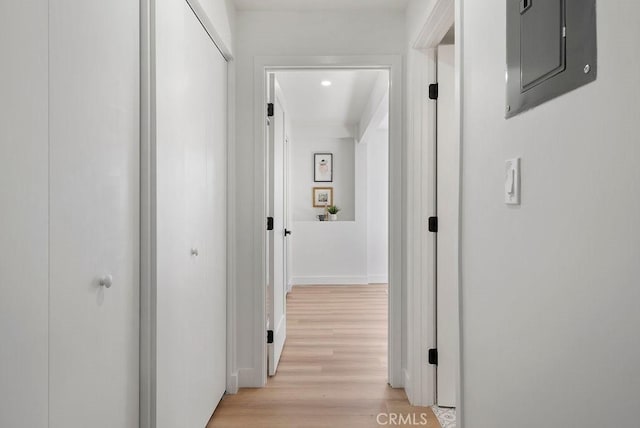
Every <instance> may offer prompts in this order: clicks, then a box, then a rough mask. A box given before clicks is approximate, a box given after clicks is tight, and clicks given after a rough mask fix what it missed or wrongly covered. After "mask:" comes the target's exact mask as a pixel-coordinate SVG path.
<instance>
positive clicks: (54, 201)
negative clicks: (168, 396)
mask: <svg viewBox="0 0 640 428" xmlns="http://www.w3.org/2000/svg"><path fill="white" fill-rule="evenodd" d="M103 6H104V3H102V2H100V1H98V0H89V1H76V2H68V1H62V0H52V1H50V2H49V7H50V9H49V25H50V31H49V37H50V39H49V49H50V50H49V72H50V75H49V96H50V98H49V124H50V135H49V177H50V184H49V189H50V195H49V213H50V218H49V221H50V223H49V224H50V235H49V236H50V241H49V257H50V271H49V275H50V290H49V299H50V300H49V311H50V312H49V370H50V371H49V419H50V421H49V427H50V428H84V427H87V426H91V427H103V428H113V427H119V428H134V427H137V426H138V389H139V387H138V385H139V381H138V379H139V377H138V367H139V358H138V349H139V238H138V237H139V205H140V198H139V187H140V184H139V169H140V168H139V165H140V159H139V152H140V135H139V134H140V133H139V111H140V101H139V92H140V91H139V89H140V86H139V74H140V66H139V58H140V52H139V45H138V41H139V28H140V27H139V15H138V9H139V5H138V4H137V3H136V2H131V1H127V0H114V1H110V2H109V6H108V7H103ZM97 10H99V11H100V15H99V17H98V16H96V11H97ZM101 280H102V281H103V282H102V284H103V285H100V281H101Z"/></svg>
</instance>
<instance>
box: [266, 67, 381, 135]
mask: <svg viewBox="0 0 640 428" xmlns="http://www.w3.org/2000/svg"><path fill="white" fill-rule="evenodd" d="M383 73H387V72H386V71H382V70H298V71H282V72H277V73H276V80H277V81H278V83H279V84H280V88H282V92H283V94H284V98H285V102H286V104H287V110H288V114H289V118H290V119H291V121H292V122H293V123H294V124H297V125H301V124H304V125H312V124H332V125H354V124H356V123H358V122H359V121H360V118H361V117H362V113H363V111H364V109H365V107H366V106H367V103H368V102H369V98H370V96H371V92H372V90H373V88H374V86H375V83H376V80H377V79H378V77H379V76H380V75H381V74H383ZM323 80H329V81H331V86H329V87H324V86H322V85H321V84H320V82H322V81H323Z"/></svg>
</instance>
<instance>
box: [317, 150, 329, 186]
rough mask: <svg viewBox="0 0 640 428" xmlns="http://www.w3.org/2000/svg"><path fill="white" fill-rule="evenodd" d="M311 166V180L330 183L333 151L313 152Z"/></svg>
mask: <svg viewBox="0 0 640 428" xmlns="http://www.w3.org/2000/svg"><path fill="white" fill-rule="evenodd" d="M313 168H314V170H313V181H315V182H316V183H331V182H332V181H333V153H314V154H313Z"/></svg>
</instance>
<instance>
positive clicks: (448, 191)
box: [436, 45, 460, 407]
mask: <svg viewBox="0 0 640 428" xmlns="http://www.w3.org/2000/svg"><path fill="white" fill-rule="evenodd" d="M454 91H455V85H454V48H453V46H452V45H441V46H439V47H438V109H437V111H438V113H437V115H438V131H437V147H438V149H437V163H438V165H437V213H438V234H437V249H436V254H437V256H436V257H437V270H436V272H437V273H436V275H437V281H436V284H437V285H436V293H437V299H436V300H437V303H436V304H437V348H438V369H437V401H438V405H439V406H443V407H455V405H456V382H457V370H458V218H459V203H458V195H459V152H460V150H459V143H458V138H457V136H458V132H457V130H456V127H455V111H454Z"/></svg>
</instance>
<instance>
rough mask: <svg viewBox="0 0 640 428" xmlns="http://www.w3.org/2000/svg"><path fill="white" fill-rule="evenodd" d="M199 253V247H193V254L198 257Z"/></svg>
mask: <svg viewBox="0 0 640 428" xmlns="http://www.w3.org/2000/svg"><path fill="white" fill-rule="evenodd" d="M198 254H199V253H198V249H197V248H192V249H191V255H192V256H196V257H197V256H198Z"/></svg>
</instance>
